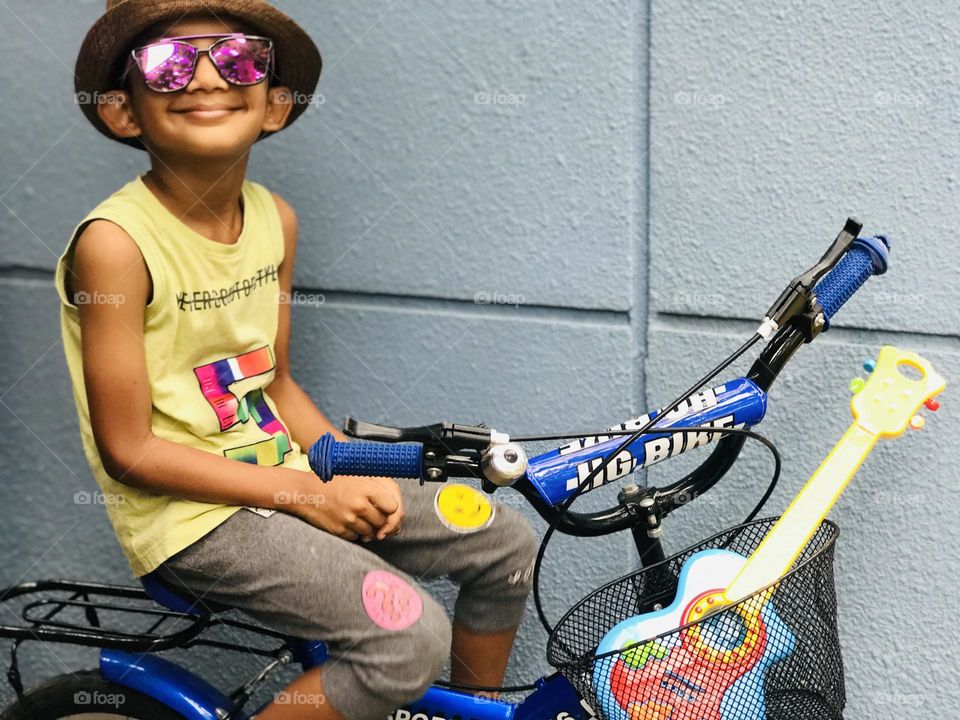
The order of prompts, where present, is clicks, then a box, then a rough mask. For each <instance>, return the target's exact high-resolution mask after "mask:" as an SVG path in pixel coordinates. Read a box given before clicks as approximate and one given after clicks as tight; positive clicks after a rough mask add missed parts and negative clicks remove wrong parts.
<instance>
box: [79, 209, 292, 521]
mask: <svg viewBox="0 0 960 720" xmlns="http://www.w3.org/2000/svg"><path fill="white" fill-rule="evenodd" d="M73 270H74V276H73V278H72V279H73V283H72V284H73V287H72V288H71V289H72V291H73V292H74V293H77V292H83V291H86V292H87V293H89V294H90V295H89V296H91V297H94V296H96V295H95V293H102V295H100V296H101V297H102V296H103V295H113V296H114V297H117V298H119V299H120V301H119V302H118V303H117V304H116V305H108V304H102V303H101V304H97V303H90V304H82V305H80V306H79V314H80V326H81V344H82V353H83V376H84V384H85V385H86V390H87V402H88V405H89V408H90V423H91V426H92V428H93V435H94V439H95V440H96V443H97V450H98V452H99V454H100V459H101V461H102V462H103V464H104V468H105V469H106V471H107V473H108V474H109V475H110V476H111V477H113V478H115V479H116V480H118V481H120V482H122V483H124V484H127V485H132V486H134V487H139V488H142V489H149V490H151V491H153V492H157V493H161V494H164V495H173V496H176V497H182V498H186V499H188V500H198V501H201V502H219V503H225V504H230V505H254V506H257V507H275V506H276V500H275V497H276V496H278V495H280V494H281V493H293V492H310V489H309V486H308V481H309V480H310V477H309V475H308V474H307V473H304V472H302V471H294V470H289V469H286V468H273V467H261V466H257V465H251V464H249V463H238V462H236V461H232V460H230V459H228V458H226V457H223V456H218V455H214V454H212V453H208V452H204V451H203V450H199V449H197V448H192V447H189V446H186V445H181V444H179V443H175V442H171V441H169V440H165V439H162V438H159V437H157V436H156V435H154V434H153V432H152V429H151V400H150V387H149V381H148V379H147V364H146V360H147V359H146V353H145V348H144V342H143V313H144V308H145V307H146V302H147V298H148V294H149V292H150V276H149V273H148V271H147V267H146V263H145V262H144V260H143V257H142V256H141V255H140V251H139V250H138V248H137V246H136V244H135V243H134V242H133V241H132V240H131V239H130V238H129V236H128V235H127V234H126V232H124V231H123V230H122V229H121V228H120V227H118V226H117V225H114V224H113V223H111V222H109V221H105V220H98V221H94V222H93V223H91V224H90V225H88V226H87V228H86V229H85V230H84V232H83V235H82V236H81V237H80V239H79V240H78V241H77V248H76V253H75V256H74V266H73Z"/></svg>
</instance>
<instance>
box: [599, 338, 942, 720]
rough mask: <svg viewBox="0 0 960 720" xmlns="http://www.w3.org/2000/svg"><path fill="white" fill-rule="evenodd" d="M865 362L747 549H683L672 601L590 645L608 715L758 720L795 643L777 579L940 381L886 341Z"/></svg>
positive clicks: (632, 719)
mask: <svg viewBox="0 0 960 720" xmlns="http://www.w3.org/2000/svg"><path fill="white" fill-rule="evenodd" d="M868 365H869V367H868V369H869V370H871V371H872V375H871V377H870V379H869V380H868V381H867V382H866V384H865V385H863V386H862V389H859V390H858V391H857V392H856V394H855V395H854V397H853V400H852V401H851V411H852V413H853V417H854V422H853V424H852V425H851V426H850V428H849V429H848V430H847V432H846V433H845V434H844V436H843V438H841V440H840V442H838V443H837V445H836V446H835V447H834V448H833V450H831V452H830V454H829V455H828V456H827V458H826V459H825V460H824V461H823V463H822V464H821V465H820V467H819V468H818V469H817V471H816V472H815V473H814V474H813V476H812V477H811V478H810V480H809V481H808V482H807V484H806V485H805V486H804V488H803V490H801V491H800V493H799V494H798V495H797V497H796V498H794V500H793V502H792V503H791V504H790V507H789V508H787V511H786V512H785V513H784V514H783V515H782V517H781V518H780V520H778V521H777V523H776V524H775V525H774V526H773V528H772V529H771V530H770V532H769V533H767V536H766V537H765V538H764V539H763V541H762V542H761V543H760V545H759V546H758V547H757V549H756V550H755V551H754V552H753V554H752V555H751V556H750V557H749V558H745V557H743V556H741V555H738V554H736V553H733V552H729V551H726V550H707V551H704V552H699V553H697V554H695V555H693V556H692V557H691V558H690V559H689V560H687V562H686V563H685V564H684V566H683V568H682V570H681V572H680V578H679V587H678V590H677V598H676V600H674V602H673V604H671V605H670V607H668V608H664V609H663V610H659V611H657V612H653V613H647V614H645V615H639V616H636V617H632V618H628V619H627V620H624V621H623V622H621V623H619V624H618V625H616V626H615V627H614V628H613V629H612V630H610V632H608V633H607V634H606V635H605V636H604V637H603V639H602V640H601V642H600V644H599V646H598V647H597V654H598V655H602V654H604V653H607V652H610V653H616V654H612V655H610V656H608V657H607V658H604V659H602V660H598V661H597V662H596V663H595V665H594V676H593V683H594V688H595V689H596V691H597V697H598V699H599V700H600V705H601V707H602V708H603V710H604V712H605V713H606V716H607V719H608V720H765V718H766V701H765V697H764V680H765V676H766V673H767V671H768V670H769V668H770V667H771V666H773V665H774V664H775V663H778V662H781V661H783V660H785V659H786V658H788V657H789V656H790V655H791V654H792V653H793V650H794V648H795V646H796V638H795V636H794V634H793V632H792V631H791V630H790V628H788V627H787V626H786V625H785V624H784V622H783V621H782V620H781V619H780V617H779V616H778V615H777V613H776V609H775V607H774V600H773V599H774V598H775V595H776V583H777V581H778V580H779V579H780V578H781V577H782V576H783V575H784V573H786V572H787V571H788V570H789V569H790V568H791V567H792V566H793V564H794V562H795V561H796V559H797V558H798V557H799V556H800V553H801V552H803V549H804V547H806V545H807V542H808V540H809V539H810V537H811V536H812V535H813V534H814V533H815V532H816V531H817V529H818V528H819V527H820V524H821V523H822V522H823V520H824V518H825V517H826V515H827V513H828V512H829V511H830V509H831V508H832V507H833V505H834V504H835V503H836V501H837V499H838V498H839V497H840V494H841V493H842V492H843V490H844V488H846V486H847V484H848V483H849V482H850V479H851V478H852V477H853V475H854V474H855V473H856V471H857V469H858V468H859V467H860V465H861V463H862V462H863V460H864V459H865V458H866V456H867V455H868V454H869V453H870V451H871V450H872V449H873V447H874V445H875V444H876V442H877V440H878V439H879V438H882V437H885V438H889V437H897V436H898V435H901V434H902V433H903V432H904V430H905V429H906V428H907V425H908V424H911V425H912V426H913V427H915V428H917V429H919V428H920V427H922V426H923V421H922V418H920V417H919V416H917V415H915V413H916V412H917V411H918V410H919V409H920V406H921V405H923V404H924V403H926V405H927V407H928V408H930V409H931V410H936V409H937V407H939V406H938V404H937V403H936V402H935V401H933V397H934V396H935V395H937V394H938V393H940V392H941V391H942V390H943V389H944V388H945V387H946V383H945V382H944V380H943V378H942V377H941V376H940V375H939V374H937V372H936V371H935V370H934V369H933V367H932V366H931V365H930V363H929V362H927V361H926V360H924V359H923V358H921V357H920V356H919V355H917V354H916V353H912V352H908V351H902V350H898V349H896V348H894V347H891V346H885V347H884V348H883V349H882V350H881V351H880V355H879V357H878V358H877V362H876V364H875V365H874V363H872V362H870V363H868ZM905 368H909V369H912V370H911V371H910V372H912V374H913V375H915V376H917V377H909V376H908V374H907V372H904V370H905ZM861 382H862V381H861ZM690 623H693V624H692V625H690V627H686V628H684V629H683V630H681V631H679V632H674V631H676V630H677V628H681V627H683V626H685V625H688V624H690ZM660 635H664V637H658V636H660ZM618 651H619V652H618Z"/></svg>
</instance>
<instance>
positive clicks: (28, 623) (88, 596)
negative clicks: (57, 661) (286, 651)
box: [0, 580, 289, 657]
mask: <svg viewBox="0 0 960 720" xmlns="http://www.w3.org/2000/svg"><path fill="white" fill-rule="evenodd" d="M16 600H21V601H25V602H24V603H23V605H22V606H21V607H20V609H19V611H17V610H14V609H13V608H12V607H8V608H7V609H8V610H10V612H11V613H13V614H14V615H17V616H19V617H20V619H21V620H23V623H24V624H23V625H19V626H7V625H0V638H9V639H12V640H16V641H17V645H19V644H20V643H21V642H23V641H29V640H38V641H41V642H54V643H65V644H68V645H83V646H87V647H98V648H109V649H115V650H125V651H127V652H142V653H148V652H159V651H162V650H170V649H172V648H189V647H193V646H196V645H205V646H208V647H216V648H220V649H224V650H235V651H238V652H245V653H253V654H255V655H260V656H262V657H276V655H277V653H278V652H279V650H280V649H282V648H273V649H265V648H258V647H251V646H249V645H240V644H237V643H230V642H224V641H220V640H213V639H209V638H203V637H200V636H201V634H202V633H204V631H206V630H209V629H211V628H213V627H216V626H227V627H232V628H236V629H238V630H243V631H246V632H252V633H254V634H256V635H260V636H263V637H269V638H273V639H275V640H280V641H282V642H283V645H286V644H287V643H288V642H289V638H287V636H285V635H283V634H281V633H278V632H275V631H273V630H269V629H267V628H263V627H260V626H258V625H252V624H250V623H245V622H240V621H237V620H231V619H229V618H225V617H219V616H213V615H207V614H199V613H198V614H193V613H179V612H174V611H172V610H167V609H166V608H163V607H161V606H159V605H157V604H156V603H155V602H154V601H153V599H152V598H151V597H150V596H149V595H147V593H146V591H144V590H143V589H142V588H139V587H124V586H120V585H106V584H102V583H90V582H77V581H70V580H42V581H39V582H27V583H22V584H20V585H16V586H13V587H10V588H7V589H5V590H3V591H0V603H2V604H4V605H5V606H9V605H10V604H13V603H14V601H16ZM118 623H119V624H118ZM130 626H136V627H133V628H131V627H130Z"/></svg>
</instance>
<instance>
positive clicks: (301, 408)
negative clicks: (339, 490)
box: [267, 193, 346, 452]
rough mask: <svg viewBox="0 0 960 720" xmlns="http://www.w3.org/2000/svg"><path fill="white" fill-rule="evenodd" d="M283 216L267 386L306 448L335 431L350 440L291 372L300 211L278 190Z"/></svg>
mask: <svg viewBox="0 0 960 720" xmlns="http://www.w3.org/2000/svg"><path fill="white" fill-rule="evenodd" d="M273 197H274V199H275V200H276V203H277V209H278V210H279V212H280V220H281V223H282V225H283V241H284V248H285V252H284V255H283V262H282V263H281V264H280V269H279V273H278V274H279V280H280V293H281V298H283V299H284V301H281V303H280V319H279V322H278V324H277V341H276V343H275V345H274V350H275V354H276V362H277V367H276V376H275V377H274V379H273V382H271V383H270V384H269V385H268V386H267V392H268V393H269V394H270V397H271V398H273V401H274V402H275V403H276V405H277V409H278V410H279V411H280V417H282V418H283V421H284V423H286V425H287V430H289V431H290V434H291V435H292V436H293V439H294V440H296V441H297V444H298V445H300V447H301V448H303V451H304V452H306V451H307V449H308V448H309V447H310V446H311V445H313V443H315V442H316V441H317V439H318V438H319V437H320V436H321V435H324V434H326V433H328V432H332V433H333V434H334V437H336V438H337V440H346V436H345V435H344V434H343V433H342V432H341V431H340V429H339V428H337V427H336V426H335V425H334V424H333V423H332V422H330V420H329V419H328V418H327V416H326V415H324V414H323V412H322V411H321V410H320V408H318V407H317V406H316V404H315V403H314V402H313V400H311V399H310V396H309V395H307V393H306V392H305V391H304V390H303V388H301V387H300V385H299V384H297V381H296V380H294V379H293V376H292V375H291V374H290V302H289V300H290V299H291V298H292V297H293V295H292V293H293V268H294V265H295V264H296V259H297V215H296V213H295V212H294V210H293V208H292V207H290V204H289V203H287V201H286V200H284V199H283V198H282V197H280V196H279V195H277V194H276V193H274V195H273Z"/></svg>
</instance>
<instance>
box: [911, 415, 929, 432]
mask: <svg viewBox="0 0 960 720" xmlns="http://www.w3.org/2000/svg"><path fill="white" fill-rule="evenodd" d="M926 424H927V421H926V420H924V419H923V416H922V415H914V416H913V417H912V418H910V427H911V428H913V429H914V430H923V426H924V425H926Z"/></svg>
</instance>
